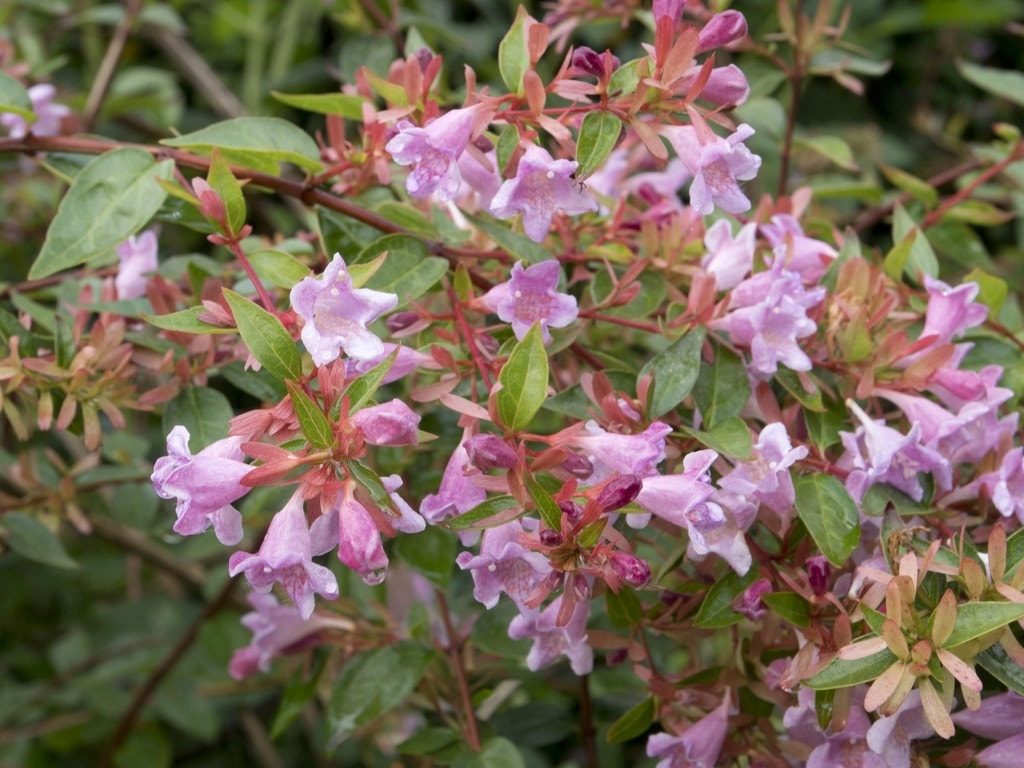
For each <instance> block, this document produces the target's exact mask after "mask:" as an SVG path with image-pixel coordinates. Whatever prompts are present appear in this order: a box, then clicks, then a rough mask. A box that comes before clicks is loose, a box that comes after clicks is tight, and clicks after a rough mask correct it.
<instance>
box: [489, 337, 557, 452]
mask: <svg viewBox="0 0 1024 768" xmlns="http://www.w3.org/2000/svg"><path fill="white" fill-rule="evenodd" d="M498 381H499V382H501V385H502V389H501V390H500V391H499V392H498V393H497V394H496V395H495V400H496V402H497V410H498V417H499V418H500V419H501V421H502V423H504V424H505V425H506V426H507V427H508V428H509V429H511V430H512V431H514V432H518V431H519V430H522V429H525V428H526V426H527V425H528V424H529V423H530V422H531V421H532V420H533V417H534V416H535V415H536V414H537V411H538V410H540V407H541V406H542V405H544V401H545V400H546V399H547V396H548V353H547V350H545V349H544V339H543V337H542V336H541V329H540V323H534V324H533V327H532V328H530V330H529V331H528V332H527V333H526V336H524V337H523V340H522V341H520V342H519V343H518V344H516V346H515V349H513V350H512V354H511V355H509V358H508V361H507V362H506V363H505V365H504V367H502V369H501V373H499V374H498Z"/></svg>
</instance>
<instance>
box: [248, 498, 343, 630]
mask: <svg viewBox="0 0 1024 768" xmlns="http://www.w3.org/2000/svg"><path fill="white" fill-rule="evenodd" d="M228 566H229V568H228V573H229V574H230V575H232V576H237V575H238V574H240V573H244V574H245V578H246V579H248V580H249V583H250V584H251V585H252V588H253V589H255V590H256V591H257V592H269V591H270V588H271V587H272V586H273V585H274V583H275V582H277V583H280V584H281V585H282V586H283V587H284V590H285V592H287V593H288V596H289V597H290V598H291V599H292V602H293V603H295V606H296V607H297V608H298V609H299V612H300V613H301V614H302V618H304V619H308V618H309V617H310V614H312V613H313V606H314V604H315V598H314V597H313V595H314V594H316V595H323V596H324V597H326V598H327V599H329V600H334V599H335V598H336V597H337V596H338V582H337V580H336V579H335V578H334V574H333V573H331V572H330V571H329V570H328V569H327V568H325V567H324V566H322V565H318V564H317V563H314V562H313V554H312V549H311V545H310V539H309V529H308V528H307V527H306V514H305V512H304V511H303V501H302V494H301V493H300V492H299V491H296V492H295V493H294V494H293V495H292V497H291V499H289V500H288V503H287V504H285V506H284V508H283V509H282V510H281V511H280V512H278V513H277V514H276V515H274V519H273V520H271V521H270V527H269V528H268V529H267V535H266V536H265V537H264V539H263V543H262V544H261V545H260V549H259V551H258V552H257V553H256V554H253V555H251V554H249V553H248V552H235V553H234V554H233V555H232V556H231V559H230V560H229V561H228Z"/></svg>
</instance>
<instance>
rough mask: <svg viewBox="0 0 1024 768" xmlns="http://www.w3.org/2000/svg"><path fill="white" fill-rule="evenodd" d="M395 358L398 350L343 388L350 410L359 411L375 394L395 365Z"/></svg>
mask: <svg viewBox="0 0 1024 768" xmlns="http://www.w3.org/2000/svg"><path fill="white" fill-rule="evenodd" d="M397 358H398V350H397V349H395V350H392V352H391V354H390V355H388V356H387V357H385V358H384V359H383V360H381V361H380V362H379V363H377V364H376V365H375V366H373V368H371V369H370V370H368V371H367V372H366V373H364V374H362V375H360V376H358V377H356V378H355V379H353V380H352V381H351V383H350V384H349V385H348V387H346V388H345V394H346V395H347V396H348V407H349V409H350V410H352V411H357V410H359V409H360V408H362V407H363V405H365V404H366V402H367V401H368V400H369V399H370V398H372V397H373V396H374V394H376V392H377V389H378V388H379V387H380V385H381V383H382V382H383V381H384V377H385V376H387V373H388V371H390V370H391V366H392V365H394V364H395V360H396V359H397Z"/></svg>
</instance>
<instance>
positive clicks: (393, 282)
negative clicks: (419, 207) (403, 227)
mask: <svg viewBox="0 0 1024 768" xmlns="http://www.w3.org/2000/svg"><path fill="white" fill-rule="evenodd" d="M382 253H386V254H387V257H386V258H385V259H384V261H383V262H382V263H381V265H380V267H379V268H378V269H377V271H376V272H375V273H374V274H373V276H372V277H371V278H370V279H369V280H367V281H366V287H367V288H372V289H373V290H375V291H384V292H385V293H394V294H396V295H397V296H398V306H403V305H405V304H407V303H408V302H410V301H412V300H415V299H418V298H419V297H420V296H422V295H423V294H425V293H426V292H427V291H429V290H430V289H431V288H433V287H434V286H435V285H437V282H438V280H440V279H441V278H442V277H444V276H445V275H446V274H447V273H448V262H447V261H446V260H445V259H442V258H440V257H438V256H431V255H430V250H429V249H428V248H427V246H426V245H425V244H424V242H423V241H422V240H420V239H419V238H418V237H412V236H410V235H384V236H383V237H381V238H378V239H377V240H375V241H374V242H373V243H371V244H370V245H368V246H367V247H366V248H364V249H363V250H362V252H361V253H360V254H359V259H358V261H359V262H360V263H362V262H365V261H369V260H370V258H372V257H375V256H378V255H380V254H382Z"/></svg>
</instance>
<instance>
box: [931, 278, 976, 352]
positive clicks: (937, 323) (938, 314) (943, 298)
mask: <svg viewBox="0 0 1024 768" xmlns="http://www.w3.org/2000/svg"><path fill="white" fill-rule="evenodd" d="M924 287H925V289H926V290H927V291H928V309H926V310H925V317H924V330H922V331H921V338H925V337H927V336H936V337H937V338H936V340H935V342H934V343H935V345H938V344H945V343H947V342H948V341H950V340H951V339H954V338H957V337H959V336H961V335H963V333H964V331H966V330H967V329H968V328H973V327H974V326H976V325H978V324H980V323H983V322H984V321H985V318H986V317H988V307H986V306H985V305H984V304H978V303H976V302H975V301H974V299H975V297H977V295H978V291H979V290H980V289H979V287H978V284H977V283H963V284H962V285H959V286H957V287H956V288H952V287H950V286H949V285H947V284H946V283H944V282H942V281H941V280H936V279H935V278H933V277H931V276H930V275H925V278H924Z"/></svg>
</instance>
